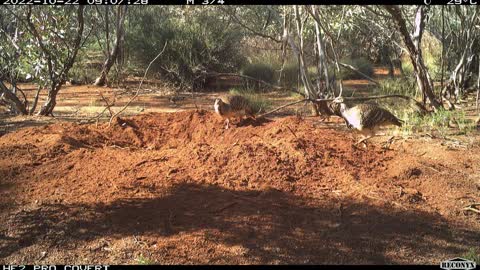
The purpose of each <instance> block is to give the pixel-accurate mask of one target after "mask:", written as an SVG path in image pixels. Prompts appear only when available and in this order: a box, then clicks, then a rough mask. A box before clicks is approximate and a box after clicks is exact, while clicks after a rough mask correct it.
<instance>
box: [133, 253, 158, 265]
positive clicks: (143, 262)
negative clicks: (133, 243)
mask: <svg viewBox="0 0 480 270" xmlns="http://www.w3.org/2000/svg"><path fill="white" fill-rule="evenodd" d="M136 261H137V263H138V264H141V265H152V264H155V262H154V261H153V260H151V259H149V258H145V257H144V256H143V254H140V256H138V258H137V259H136Z"/></svg>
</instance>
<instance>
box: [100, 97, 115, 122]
mask: <svg viewBox="0 0 480 270" xmlns="http://www.w3.org/2000/svg"><path fill="white" fill-rule="evenodd" d="M98 93H99V94H100V97H102V99H103V102H105V104H107V107H106V108H107V109H108V112H109V113H110V117H112V115H113V112H112V109H110V108H111V107H112V106H113V105H115V100H113V103H112V104H110V103H109V102H108V100H107V99H106V98H105V97H104V96H103V94H102V92H100V91H99V92H98Z"/></svg>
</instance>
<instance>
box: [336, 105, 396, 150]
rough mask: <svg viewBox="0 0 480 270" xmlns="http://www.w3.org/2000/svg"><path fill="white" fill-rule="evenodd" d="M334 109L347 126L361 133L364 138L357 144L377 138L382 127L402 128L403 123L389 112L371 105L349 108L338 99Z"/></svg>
mask: <svg viewBox="0 0 480 270" xmlns="http://www.w3.org/2000/svg"><path fill="white" fill-rule="evenodd" d="M333 103H336V105H333V104H332V107H334V108H335V107H337V108H338V109H337V110H338V111H339V112H340V114H341V117H342V118H343V119H345V121H346V122H347V126H350V127H351V128H355V129H356V130H358V132H360V134H361V135H362V136H363V138H362V139H361V140H360V141H358V142H357V143H356V145H357V144H359V143H362V142H363V143H365V141H366V140H368V139H369V138H371V137H373V136H375V134H376V131H377V130H378V129H379V128H380V127H381V126H387V125H395V126H399V127H400V126H402V121H401V120H400V119H398V118H397V117H396V116H395V115H393V114H392V113H391V112H389V111H388V110H386V109H384V108H382V107H380V106H378V105H376V104H370V103H363V104H358V105H356V106H353V107H351V108H349V107H347V105H346V104H345V103H344V101H343V98H336V99H335V100H334V101H333Z"/></svg>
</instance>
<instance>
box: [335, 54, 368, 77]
mask: <svg viewBox="0 0 480 270" xmlns="http://www.w3.org/2000/svg"><path fill="white" fill-rule="evenodd" d="M340 62H343V63H345V64H349V65H351V66H354V67H355V68H357V69H358V70H359V71H360V72H362V73H363V74H365V75H367V76H369V77H372V75H373V65H372V63H371V62H370V60H368V59H367V58H364V57H360V58H357V59H349V58H347V59H343V60H342V61H340ZM340 76H341V77H342V79H344V80H355V79H359V80H361V79H365V77H363V76H362V75H360V74H358V73H357V72H355V71H353V70H350V69H346V68H342V67H340Z"/></svg>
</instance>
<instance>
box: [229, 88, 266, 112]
mask: <svg viewBox="0 0 480 270" xmlns="http://www.w3.org/2000/svg"><path fill="white" fill-rule="evenodd" d="M229 94H230V95H239V96H242V97H245V98H246V99H247V100H248V101H249V102H250V104H251V105H252V107H253V111H254V112H255V113H263V112H266V111H268V109H269V108H270V107H271V106H272V102H271V101H270V100H268V99H266V98H265V97H263V96H262V95H260V94H258V93H255V92H254V91H252V90H248V89H239V88H232V89H230V91H229Z"/></svg>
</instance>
